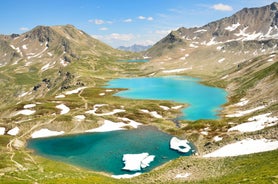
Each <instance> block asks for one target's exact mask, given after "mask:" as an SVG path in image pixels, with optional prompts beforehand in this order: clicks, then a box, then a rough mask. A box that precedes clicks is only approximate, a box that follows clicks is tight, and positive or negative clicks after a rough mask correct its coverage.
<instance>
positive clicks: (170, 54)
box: [145, 2, 278, 75]
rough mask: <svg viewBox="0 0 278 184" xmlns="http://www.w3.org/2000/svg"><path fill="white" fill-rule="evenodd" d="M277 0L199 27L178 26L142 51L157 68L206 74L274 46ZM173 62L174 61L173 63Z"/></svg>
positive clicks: (276, 35) (277, 16) (232, 64)
mask: <svg viewBox="0 0 278 184" xmlns="http://www.w3.org/2000/svg"><path fill="white" fill-rule="evenodd" d="M277 26H278V3H276V2H275V3H272V4H271V5H267V6H264V7H260V8H244V9H242V10H240V11H239V12H237V13H235V14H234V15H232V16H230V17H227V18H223V19H220V20H218V21H215V22H211V23H208V24H206V25H204V26H202V27H194V28H184V27H181V28H179V29H177V30H176V31H172V32H171V33H170V34H168V35H167V36H166V37H165V38H163V39H162V40H160V41H159V42H157V43H156V44H155V45H154V46H153V47H152V48H150V49H149V50H147V51H146V52H145V55H147V56H150V57H152V58H153V60H154V61H157V62H160V63H159V64H157V62H153V63H152V64H153V65H156V68H157V67H158V66H157V65H159V68H161V69H163V68H168V69H169V68H172V69H175V68H176V67H177V66H179V67H181V68H184V71H185V70H186V72H189V73H190V72H192V73H198V74H200V72H199V71H201V70H203V68H206V69H207V70H208V71H207V72H208V74H209V75H212V74H215V73H216V72H218V71H221V70H223V69H227V68H229V67H232V66H234V65H237V64H238V63H240V62H242V61H244V60H246V59H250V58H252V57H254V56H259V55H261V54H266V53H271V52H274V51H276V50H277V43H278V41H277V39H278V27H277ZM174 63H175V64H174Z"/></svg>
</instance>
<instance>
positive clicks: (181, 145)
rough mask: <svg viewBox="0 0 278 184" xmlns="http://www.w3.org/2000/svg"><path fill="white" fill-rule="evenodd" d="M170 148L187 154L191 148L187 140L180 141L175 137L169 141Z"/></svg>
mask: <svg viewBox="0 0 278 184" xmlns="http://www.w3.org/2000/svg"><path fill="white" fill-rule="evenodd" d="M170 148H171V149H173V150H177V151H179V152H182V153H187V152H189V151H190V149H191V146H190V145H189V142H188V141H187V140H180V139H178V138H176V137H172V139H171V140H170Z"/></svg>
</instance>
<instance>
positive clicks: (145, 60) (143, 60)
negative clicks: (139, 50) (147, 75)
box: [118, 59, 150, 63]
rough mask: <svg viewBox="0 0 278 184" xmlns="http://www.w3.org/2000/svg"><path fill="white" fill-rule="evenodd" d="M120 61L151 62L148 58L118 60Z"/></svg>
mask: <svg viewBox="0 0 278 184" xmlns="http://www.w3.org/2000/svg"><path fill="white" fill-rule="evenodd" d="M118 61H119V62H130V63H136V62H138V63H146V62H149V61H150V60H148V59H129V60H118Z"/></svg>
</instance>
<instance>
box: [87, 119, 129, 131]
mask: <svg viewBox="0 0 278 184" xmlns="http://www.w3.org/2000/svg"><path fill="white" fill-rule="evenodd" d="M124 126H127V124H125V123H123V122H119V123H115V122H113V121H109V120H104V123H103V125H101V126H100V127H98V128H93V129H90V130H86V132H110V131H117V130H125V128H123V127H124Z"/></svg>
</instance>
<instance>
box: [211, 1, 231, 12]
mask: <svg viewBox="0 0 278 184" xmlns="http://www.w3.org/2000/svg"><path fill="white" fill-rule="evenodd" d="M212 8H213V9H215V10H219V11H232V10H233V8H232V7H231V6H229V5H225V4H222V3H219V4H215V5H213V6H212Z"/></svg>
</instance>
